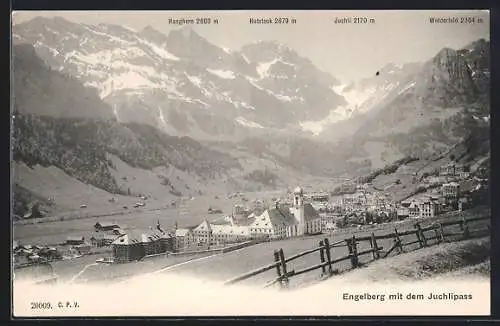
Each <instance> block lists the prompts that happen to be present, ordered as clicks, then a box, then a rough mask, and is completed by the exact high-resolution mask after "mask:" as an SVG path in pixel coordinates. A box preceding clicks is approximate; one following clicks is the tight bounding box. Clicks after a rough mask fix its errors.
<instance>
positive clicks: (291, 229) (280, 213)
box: [179, 187, 321, 244]
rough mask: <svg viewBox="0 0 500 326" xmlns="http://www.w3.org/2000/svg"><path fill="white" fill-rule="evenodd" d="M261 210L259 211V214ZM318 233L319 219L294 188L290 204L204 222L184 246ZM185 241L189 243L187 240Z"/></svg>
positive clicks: (299, 192)
mask: <svg viewBox="0 0 500 326" xmlns="http://www.w3.org/2000/svg"><path fill="white" fill-rule="evenodd" d="M260 211H261V212H260ZM320 232H321V216H320V215H319V214H318V212H317V211H316V210H315V209H314V208H313V206H312V205H311V204H310V203H305V202H304V191H303V190H302V188H300V187H297V188H296V189H295V190H294V192H293V203H292V205H291V206H289V205H280V204H279V203H275V205H274V207H272V208H265V209H263V210H262V209H260V210H259V209H258V210H257V211H255V212H254V213H251V214H249V215H248V216H246V217H242V216H238V218H235V216H232V215H231V216H227V217H225V218H224V219H221V220H218V221H212V222H209V221H207V220H204V221H203V222H202V223H201V224H200V225H198V226H197V227H195V228H194V229H193V230H192V235H193V240H191V239H189V240H188V239H187V238H186V234H184V233H183V234H179V236H182V237H185V238H186V239H183V240H184V241H183V242H184V243H186V242H188V241H189V242H190V243H197V244H200V243H205V244H223V243H231V242H239V241H244V240H247V239H259V238H270V239H283V238H288V237H295V236H303V235H306V234H316V233H320ZM186 240H188V241H186Z"/></svg>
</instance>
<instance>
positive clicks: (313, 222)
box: [249, 187, 321, 239]
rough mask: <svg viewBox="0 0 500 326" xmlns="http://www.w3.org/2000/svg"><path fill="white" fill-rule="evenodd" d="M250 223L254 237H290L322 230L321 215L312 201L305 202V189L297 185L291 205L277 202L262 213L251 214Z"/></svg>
mask: <svg viewBox="0 0 500 326" xmlns="http://www.w3.org/2000/svg"><path fill="white" fill-rule="evenodd" d="M251 217H252V218H253V219H254V220H253V222H252V223H251V224H250V225H249V228H250V234H251V236H252V237H254V238H255V237H262V236H269V237H270V238H275V239H276V238H278V239H283V238H290V237H297V236H303V235H308V234H317V233H320V232H321V217H320V215H319V214H318V212H317V211H316V210H315V209H314V207H313V206H312V205H311V204H310V203H305V202H304V191H303V189H302V188H300V187H297V188H295V190H294V192H293V203H292V206H291V207H287V206H281V205H279V203H276V206H275V207H273V208H269V209H266V210H265V211H264V212H262V214H260V215H257V216H251Z"/></svg>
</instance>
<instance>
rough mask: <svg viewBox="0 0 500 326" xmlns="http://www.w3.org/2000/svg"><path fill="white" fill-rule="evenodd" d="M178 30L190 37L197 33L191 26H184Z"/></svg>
mask: <svg viewBox="0 0 500 326" xmlns="http://www.w3.org/2000/svg"><path fill="white" fill-rule="evenodd" d="M178 31H179V32H180V33H181V34H182V36H184V37H190V36H191V35H193V34H196V33H195V31H194V30H193V28H192V27H191V26H182V27H181V28H179V29H178Z"/></svg>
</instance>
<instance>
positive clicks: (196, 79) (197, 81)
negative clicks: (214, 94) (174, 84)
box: [185, 74, 201, 88]
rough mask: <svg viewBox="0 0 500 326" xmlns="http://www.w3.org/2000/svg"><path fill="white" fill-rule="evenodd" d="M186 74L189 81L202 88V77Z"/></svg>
mask: <svg viewBox="0 0 500 326" xmlns="http://www.w3.org/2000/svg"><path fill="white" fill-rule="evenodd" d="M185 75H186V77H187V79H189V81H190V82H191V83H193V85H196V86H198V87H200V88H201V78H200V77H198V76H190V75H188V74H185Z"/></svg>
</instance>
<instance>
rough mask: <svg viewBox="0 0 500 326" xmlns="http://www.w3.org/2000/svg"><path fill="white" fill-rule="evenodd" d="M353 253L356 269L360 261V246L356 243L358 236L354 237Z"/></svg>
mask: <svg viewBox="0 0 500 326" xmlns="http://www.w3.org/2000/svg"><path fill="white" fill-rule="evenodd" d="M351 245H352V253H353V255H354V267H358V266H359V260H358V244H357V243H356V236H355V235H353V236H352V244H351Z"/></svg>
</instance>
